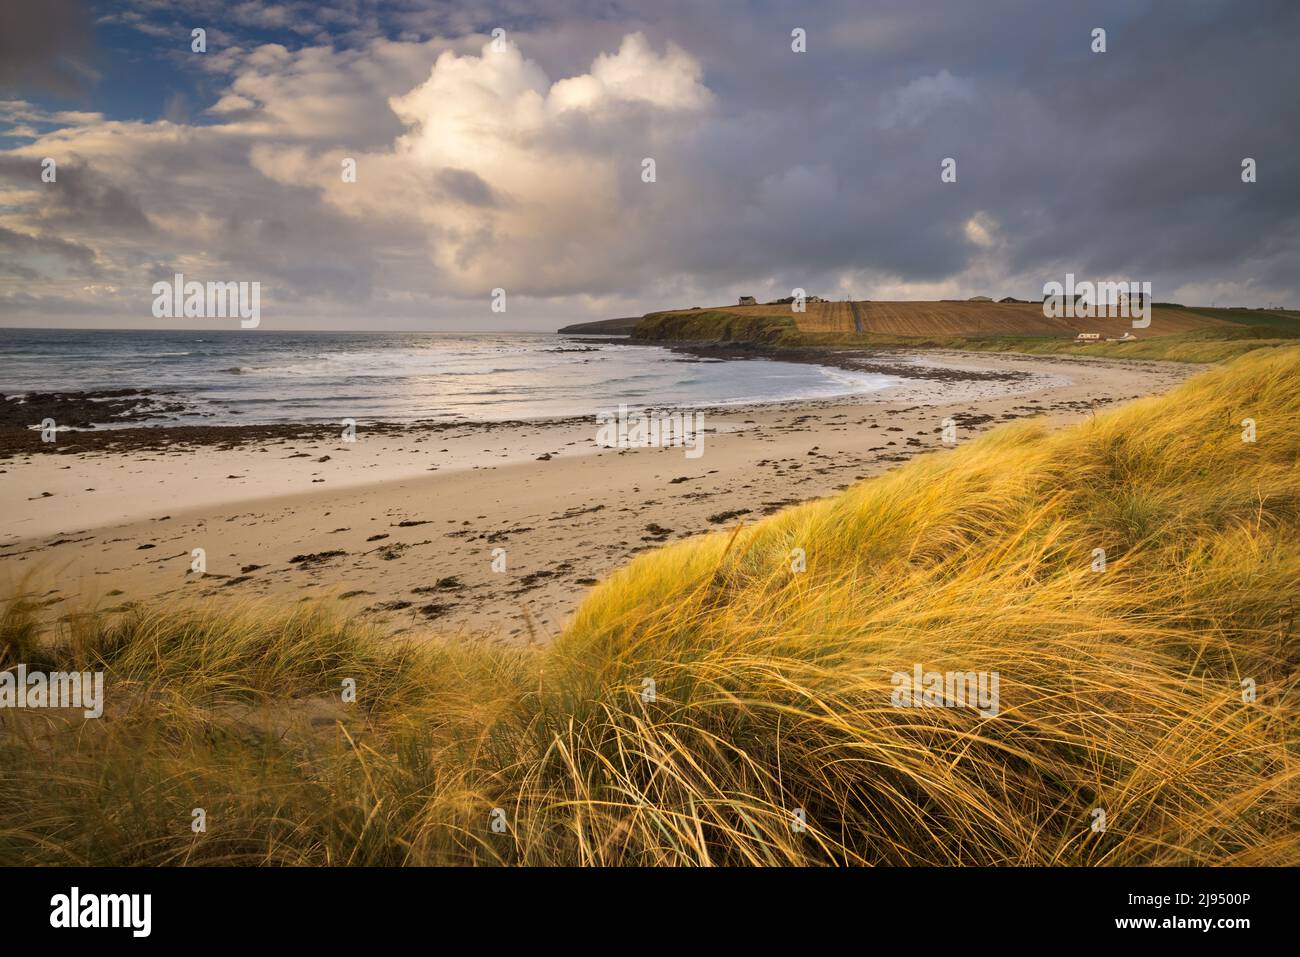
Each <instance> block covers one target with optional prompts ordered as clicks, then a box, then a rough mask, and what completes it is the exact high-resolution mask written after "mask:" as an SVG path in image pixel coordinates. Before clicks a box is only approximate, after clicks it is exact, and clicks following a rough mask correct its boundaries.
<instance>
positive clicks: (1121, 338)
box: [1106, 332, 1137, 342]
mask: <svg viewBox="0 0 1300 957" xmlns="http://www.w3.org/2000/svg"><path fill="white" fill-rule="evenodd" d="M1106 341H1107V342H1136V341H1137V336H1135V335H1133V334H1132V333H1130V332H1126V333H1124V335H1122V336H1107V337H1106Z"/></svg>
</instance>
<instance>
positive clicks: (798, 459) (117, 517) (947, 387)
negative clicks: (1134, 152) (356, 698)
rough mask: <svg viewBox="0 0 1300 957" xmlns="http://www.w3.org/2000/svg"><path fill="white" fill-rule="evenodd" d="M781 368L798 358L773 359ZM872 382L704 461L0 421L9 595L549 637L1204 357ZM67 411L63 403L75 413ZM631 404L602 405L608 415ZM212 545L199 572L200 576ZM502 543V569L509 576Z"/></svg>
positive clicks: (584, 426)
mask: <svg viewBox="0 0 1300 957" xmlns="http://www.w3.org/2000/svg"><path fill="white" fill-rule="evenodd" d="M783 358H785V357H783ZM836 364H837V365H840V366H841V367H844V368H859V369H863V370H865V371H880V372H885V373H886V374H893V375H899V374H906V375H907V378H904V379H901V380H900V382H899V384H898V385H895V386H892V387H890V388H887V389H885V390H882V391H880V392H875V393H868V394H864V395H857V396H847V397H842V398H833V399H823V400H817V401H809V402H796V403H788V404H779V405H767V406H746V407H738V406H737V407H725V408H722V409H713V410H707V411H706V413H705V425H706V437H705V440H704V453H703V455H702V456H701V457H699V458H694V459H691V458H687V457H686V454H685V450H683V449H682V448H667V449H656V448H647V449H606V448H601V447H600V446H598V445H597V444H596V441H595V439H596V423H595V422H594V420H590V419H565V420H548V421H544V422H509V423H494V424H455V425H448V424H445V423H444V424H427V425H423V426H395V425H374V426H369V425H366V424H364V423H359V425H358V430H357V436H356V441H355V442H352V443H348V442H344V441H342V439H341V435H340V432H339V430H338V429H337V428H336V427H333V426H329V427H325V426H266V427H256V426H235V427H184V428H179V429H173V428H132V429H123V430H111V431H108V430H98V431H96V432H67V433H60V434H59V436H58V441H57V442H55V443H41V442H40V440H39V435H38V434H36V433H31V432H30V431H25V432H18V431H15V430H14V429H10V430H8V432H7V438H6V439H4V440H3V441H0V506H2V507H3V514H4V520H3V522H2V523H0V589H4V593H5V594H12V593H13V590H14V589H15V588H17V587H18V584H19V583H20V582H24V581H25V582H26V586H25V587H26V588H27V590H28V592H29V593H30V594H34V595H35V596H37V597H38V598H39V599H40V600H41V601H42V602H44V603H46V607H47V610H48V613H49V614H50V615H51V616H55V617H57V616H62V615H65V614H70V613H74V612H76V611H80V610H85V609H87V608H90V607H99V608H122V607H124V606H125V605H126V603H128V602H130V601H135V600H141V599H148V598H153V597H159V596H167V597H169V598H170V597H180V596H185V597H195V598H198V597H211V598H216V599H244V598H249V597H255V596H256V597H261V596H279V597H284V596H290V597H291V598H295V599H296V598H300V597H301V598H306V597H312V596H319V595H326V596H328V598H329V600H330V601H338V602H340V603H342V604H344V605H346V606H347V607H348V608H350V609H352V610H356V611H364V612H365V613H366V617H367V618H369V619H371V620H374V621H376V622H379V623H381V624H382V625H383V626H384V627H385V628H386V629H387V630H389V631H391V632H393V633H404V632H409V631H428V630H431V629H435V628H436V629H437V630H440V631H453V632H460V631H465V632H471V631H472V632H482V633H486V634H489V635H491V636H493V637H497V638H500V639H502V640H535V641H544V640H547V639H549V638H550V637H553V636H554V635H555V634H557V633H558V632H559V630H560V629H561V628H562V626H563V623H564V622H565V620H566V618H567V617H568V616H569V615H570V614H571V613H572V611H573V610H574V608H575V607H576V606H577V604H578V603H579V602H580V601H581V599H582V597H583V595H584V594H585V593H586V592H587V590H588V589H589V587H590V586H591V585H592V584H594V583H595V582H596V581H597V580H598V579H600V578H602V577H603V576H605V575H607V574H609V573H610V572H611V571H613V570H615V569H616V568H618V567H620V566H621V565H623V564H624V563H626V562H627V560H628V559H629V558H631V557H632V556H633V555H635V554H636V553H637V552H640V551H642V550H645V549H648V548H654V547H656V546H657V545H659V544H661V543H663V542H669V541H676V540H678V539H681V538H684V537H687V536H690V535H696V534H700V533H702V532H707V531H711V530H717V529H721V528H732V527H734V526H735V524H736V523H738V522H742V521H753V520H756V519H758V518H761V517H762V516H764V515H769V514H772V513H774V512H776V511H778V510H779V509H781V508H783V507H785V506H787V505H790V504H794V503H797V502H801V501H806V500H809V499H813V498H818V497H821V496H825V495H828V494H831V493H833V492H835V491H837V490H839V489H842V488H845V487H846V486H848V485H850V484H852V483H853V482H855V481H857V480H859V479H862V478H865V477H868V476H871V475H875V474H878V473H880V472H882V471H884V470H886V469H888V468H891V467H893V466H895V465H896V464H897V463H899V462H902V461H905V460H907V459H908V458H910V457H911V456H913V455H917V454H924V453H926V452H929V451H933V450H936V449H941V448H943V447H944V446H943V444H942V442H941V422H942V420H943V419H944V418H946V417H952V418H953V419H954V420H955V421H956V422H957V439H958V442H959V443H960V442H961V441H964V440H966V439H969V438H970V437H972V436H974V435H976V434H978V433H979V432H981V431H984V430H986V429H989V428H992V427H994V426H996V425H998V424H1001V423H1003V422H1007V421H1011V420H1014V419H1020V418H1025V417H1044V418H1045V419H1046V420H1047V421H1049V422H1050V423H1051V424H1053V425H1056V424H1061V423H1065V422H1069V421H1074V420H1077V419H1078V418H1079V417H1081V416H1085V415H1088V414H1090V413H1091V412H1093V411H1095V410H1098V409H1102V408H1105V407H1108V406H1112V405H1115V404H1118V403H1122V402H1124V401H1127V400H1129V399H1133V398H1137V397H1140V396H1144V395H1150V394H1154V393H1158V392H1163V391H1166V390H1167V389H1168V388H1170V387H1171V386H1173V385H1175V384H1177V383H1178V382H1180V381H1182V380H1183V379H1185V378H1187V377H1188V376H1190V375H1193V374H1195V373H1196V372H1197V371H1199V367H1196V366H1187V365H1180V364H1174V363H1149V362H1148V363H1144V362H1112V361H1104V360H1090V359H1079V358H1072V357H1037V356H1034V357H1030V356H1013V355H989V354H987V353H978V354H962V353H940V352H929V351H927V352H926V353H924V354H923V355H920V356H915V357H909V356H903V355H899V354H889V355H885V356H881V355H865V354H862V353H853V352H852V351H851V350H844V351H841V352H840V353H839V355H838V356H837V359H836ZM64 401H66V400H64ZM617 404H618V399H617V398H616V397H615V398H612V399H611V400H610V402H609V406H610V407H611V408H612V407H614V406H616V405H617ZM196 548H202V549H203V550H204V553H205V558H206V574H198V573H196V572H194V571H192V570H191V564H192V561H193V559H192V554H193V550H194V549H196ZM498 549H503V550H504V558H505V571H498V570H494V563H493V558H494V557H496V558H497V559H498V561H497V562H496V568H498V569H499V567H500V557H501V555H502V554H503V553H502V552H500V551H495V550H498Z"/></svg>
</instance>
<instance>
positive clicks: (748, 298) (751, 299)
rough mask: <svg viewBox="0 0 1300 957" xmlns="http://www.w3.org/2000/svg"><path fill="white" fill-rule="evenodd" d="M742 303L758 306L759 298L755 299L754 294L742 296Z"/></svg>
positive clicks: (743, 304)
mask: <svg viewBox="0 0 1300 957" xmlns="http://www.w3.org/2000/svg"><path fill="white" fill-rule="evenodd" d="M740 304H741V305H742V306H757V305H758V300H757V299H755V298H754V297H753V296H741V297H740Z"/></svg>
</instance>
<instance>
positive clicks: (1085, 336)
mask: <svg viewBox="0 0 1300 957" xmlns="http://www.w3.org/2000/svg"><path fill="white" fill-rule="evenodd" d="M1100 340H1101V333H1100V332H1081V333H1079V334H1078V335H1077V336H1075V337H1074V341H1075V342H1099V341H1100Z"/></svg>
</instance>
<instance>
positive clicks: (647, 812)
mask: <svg viewBox="0 0 1300 957" xmlns="http://www.w3.org/2000/svg"><path fill="white" fill-rule="evenodd" d="M1298 416H1300V349H1294V348H1292V349H1278V350H1271V351H1268V352H1261V353H1258V354H1255V355H1250V356H1246V357H1244V358H1241V359H1238V360H1236V361H1235V362H1233V363H1232V364H1230V365H1228V366H1225V367H1222V368H1218V369H1214V370H1211V371H1208V372H1206V373H1204V374H1202V375H1200V376H1198V377H1197V378H1195V379H1193V380H1191V381H1189V382H1188V383H1186V384H1185V385H1183V386H1182V387H1180V388H1179V389H1177V390H1176V391H1174V392H1173V393H1171V394H1169V395H1168V396H1166V397H1163V398H1156V399H1148V400H1143V401H1139V402H1135V403H1133V404H1131V405H1128V406H1126V407H1124V408H1122V409H1119V410H1116V411H1113V412H1110V413H1107V414H1104V415H1100V416H1097V417H1096V418H1095V419H1093V420H1090V421H1089V422H1087V423H1085V424H1083V425H1080V426H1078V427H1075V428H1072V429H1070V430H1068V431H1061V432H1055V433H1047V432H1044V431H1043V430H1041V429H1040V428H1037V427H1035V426H1034V425H1033V424H1024V423H1022V424H1016V425H1011V426H1007V427H1004V428H1002V429H999V430H996V431H994V432H991V433H988V434H987V435H985V436H983V437H981V438H978V439H974V440H971V441H969V442H964V443H961V444H959V447H958V448H956V449H954V450H952V451H947V452H942V453H938V454H934V455H929V456H925V457H923V458H920V459H917V460H914V461H913V462H911V463H909V464H907V465H905V466H904V467H902V468H900V469H898V470H897V471H894V472H891V473H889V474H887V475H884V476H882V477H879V478H875V479H872V480H869V481H866V482H863V483H861V484H859V485H857V486H854V487H853V488H851V489H849V490H848V491H846V492H844V493H843V494H841V495H838V496H836V497H833V498H830V499H827V500H823V501H819V502H815V503H810V504H806V505H802V506H798V507H795V508H792V509H788V510H786V511H784V512H782V513H779V514H778V515H775V516H773V517H771V518H769V519H767V520H764V521H762V522H760V523H758V524H755V525H753V526H749V527H742V528H738V529H733V530H731V531H729V532H725V533H716V534H712V535H708V536H704V537H701V538H698V539H693V540H690V541H686V542H683V543H680V544H677V545H674V546H671V547H668V548H664V549H660V550H657V551H655V552H651V553H647V554H646V555H644V556H642V557H640V558H638V559H637V560H635V561H634V562H632V563H631V564H630V565H629V566H628V567H626V568H625V569H623V570H622V571H620V572H618V573H617V574H615V575H614V576H612V577H611V578H610V579H609V580H607V581H606V582H604V583H603V584H602V585H600V586H598V587H597V588H596V589H595V591H594V592H593V594H592V595H591V596H590V598H589V599H588V600H587V602H586V603H585V604H584V605H583V606H582V608H581V609H580V611H579V612H578V614H577V616H576V618H575V620H574V621H573V622H572V624H571V625H570V627H569V628H568V630H567V631H566V632H565V633H564V634H563V635H562V636H561V637H560V638H559V639H558V640H557V641H556V642H554V643H553V644H551V645H549V646H548V647H546V648H543V649H526V648H525V649H521V648H508V647H503V646H498V645H492V644H483V645H466V644H463V643H459V644H457V643H441V642H438V641H435V640H430V641H429V642H426V643H423V644H420V645H395V644H392V643H384V642H380V641H378V640H377V639H376V638H374V637H373V636H372V635H370V634H368V633H367V632H366V630H365V628H364V626H363V625H361V624H359V623H356V622H348V621H340V620H336V619H333V618H331V617H330V616H329V615H327V614H326V613H324V612H323V611H321V610H320V609H319V608H318V607H315V606H311V605H302V606H299V607H297V608H295V609H290V610H287V611H280V612H274V613H273V612H271V611H269V610H267V609H265V608H259V607H256V606H253V607H249V608H247V609H245V610H243V611H241V612H235V613H231V612H228V611H217V610H214V609H205V608H192V609H185V608H158V607H154V608H141V609H139V610H137V611H136V612H134V613H131V614H128V615H126V616H124V617H120V618H107V617H104V616H98V615H87V616H85V617H84V618H81V619H78V620H75V621H74V622H72V623H71V624H70V625H69V626H67V627H66V628H65V630H64V631H63V632H62V633H61V634H59V635H46V636H42V635H40V634H38V633H37V630H36V626H34V625H33V624H32V620H33V619H32V616H31V610H30V609H29V608H26V607H24V605H23V603H22V602H21V601H11V602H10V603H8V605H7V611H6V613H5V614H4V616H3V619H2V620H0V667H6V666H9V665H11V664H12V663H13V662H16V661H25V662H27V663H28V664H29V667H36V666H37V665H38V664H40V665H42V666H44V667H47V668H55V667H62V668H66V667H78V668H92V669H93V668H102V669H104V670H105V671H107V673H108V679H107V689H108V707H107V713H106V717H105V718H104V719H102V720H99V721H89V722H87V721H82V720H80V719H78V718H76V717H68V718H64V717H61V716H58V715H56V714H54V713H50V712H46V713H40V712H31V711H29V712H0V863H5V864H12V863H25V862H30V863H97V864H108V863H115V864H117V863H120V864H140V863H167V864H177V863H190V864H198V863H259V864H260V863H273V864H300V863H316V864H323V863H329V864H422V863H479V864H484V863H530V864H710V863H711V864H809V863H812V864H833V863H851V864H862V863H870V864H1004V863H1019V864H1085V865H1122V864H1130V865H1131V864H1183V863H1196V864H1288V865H1295V864H1298V863H1300V762H1297V759H1296V747H1297V745H1298V744H1300V739H1298V735H1297V732H1298V729H1297V712H1296V705H1297V693H1298V688H1297V677H1298V675H1300V672H1298V671H1297V666H1298V665H1300V652H1298V651H1297V646H1296V639H1295V632H1294V625H1295V613H1296V604H1297V598H1300V467H1298V466H1300V431H1298V430H1297V421H1298ZM1247 417H1249V418H1252V419H1254V420H1255V422H1256V424H1257V430H1258V431H1257V441H1255V442H1253V443H1247V442H1243V441H1242V426H1241V422H1242V420H1243V419H1244V418H1247ZM1097 548H1102V549H1105V553H1106V568H1105V570H1104V571H1094V570H1093V563H1094V549H1097ZM795 549H803V550H804V551H805V553H806V570H805V571H796V570H794V569H793V568H792V553H793V552H794V550H795ZM916 664H919V665H921V666H922V667H923V668H924V669H925V670H927V671H929V670H933V671H940V672H945V671H961V672H972V671H986V672H996V673H998V675H999V676H1000V710H999V712H998V713H997V714H996V716H984V715H982V714H981V713H979V712H978V711H976V710H973V709H970V708H950V707H926V708H911V707H895V706H894V705H893V704H892V703H891V691H892V688H891V675H893V674H894V673H895V672H909V671H911V670H912V668H913V666H914V665H916ZM349 678H352V679H355V680H356V684H357V691H358V698H357V702H356V703H355V704H343V703H342V702H340V701H339V693H338V692H339V689H340V687H341V685H342V683H343V682H344V681H345V679H349ZM646 679H653V682H654V691H655V694H654V695H653V696H652V697H651V699H650V700H647V696H646V695H645V694H644V691H645V689H646V688H647V684H646ZM1244 679H1250V681H1252V682H1253V683H1254V687H1255V689H1256V695H1257V699H1256V700H1254V701H1251V702H1248V701H1244V700H1243V688H1242V682H1243V680H1244ZM199 807H201V808H204V809H205V810H206V812H207V821H208V826H207V831H206V832H205V833H199V834H196V833H193V832H192V830H191V813H192V810H193V809H194V808H199ZM1098 808H1100V809H1102V810H1103V811H1104V813H1105V822H1106V825H1105V829H1104V830H1094V829H1093V827H1094V825H1095V824H1096V823H1098V822H1099V820H1100V818H1099V816H1098V815H1096V813H1095V810H1096V809H1098ZM494 809H499V813H498V814H496V815H495V817H494ZM799 815H801V817H800V816H799ZM494 820H496V821H498V822H499V829H498V830H496V831H494V830H493V827H492V825H493V821H494ZM799 820H802V821H805V822H806V825H797V824H796V822H797V821H799Z"/></svg>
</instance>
